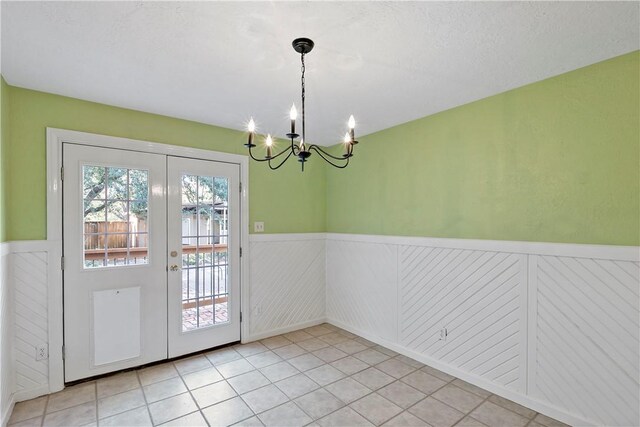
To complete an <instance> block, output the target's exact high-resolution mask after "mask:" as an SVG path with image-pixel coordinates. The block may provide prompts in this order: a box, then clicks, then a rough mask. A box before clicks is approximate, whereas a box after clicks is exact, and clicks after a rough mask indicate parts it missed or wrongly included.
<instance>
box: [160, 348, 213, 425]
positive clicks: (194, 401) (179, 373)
mask: <svg viewBox="0 0 640 427" xmlns="http://www.w3.org/2000/svg"><path fill="white" fill-rule="evenodd" d="M202 357H204V358H205V360H206V361H207V362H209V363H210V364H211V366H210V367H206V368H202V369H196V370H195V371H192V372H185V375H188V374H192V373H195V372H201V371H204V370H205V369H209V368H211V367H213V368H214V369H216V367H215V366H213V363H211V361H210V360H209V358H208V357H207V356H205V355H204V354H203V355H202ZM173 367H174V368H175V370H176V371H177V372H178V378H180V381H182V384H183V385H184V388H186V389H187V393H189V397H191V400H192V401H193V403H195V404H196V408H198V409H197V410H196V411H194V412H189V413H188V414H185V415H180V416H179V417H176V418H173V419H171V420H168V421H165V422H164V423H163V424H165V423H168V422H170V421H173V420H177V419H178V418H182V417H186V416H187V415H191V414H195V413H196V412H197V413H199V414H200V416H201V417H202V418H203V419H204V422H205V423H207V426H211V424H209V420H207V417H205V416H204V413H203V412H202V408H200V404H199V403H198V401H197V400H196V398H195V397H194V396H193V393H191V389H190V388H189V386H188V385H187V383H186V382H185V380H184V378H183V377H182V373H181V372H180V370H179V369H178V367H177V366H176V364H175V362H173ZM216 372H218V370H217V369H216ZM218 374H220V373H219V372H218ZM220 376H222V375H220ZM212 384H215V383H212ZM205 387H206V386H205Z"/></svg>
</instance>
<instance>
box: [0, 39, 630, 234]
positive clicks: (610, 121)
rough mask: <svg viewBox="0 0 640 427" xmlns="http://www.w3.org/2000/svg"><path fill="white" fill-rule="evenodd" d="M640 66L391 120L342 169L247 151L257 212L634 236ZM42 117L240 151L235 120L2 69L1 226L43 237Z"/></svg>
mask: <svg viewBox="0 0 640 427" xmlns="http://www.w3.org/2000/svg"><path fill="white" fill-rule="evenodd" d="M639 77H640V52H633V53H631V54H628V55H623V56H620V57H617V58H613V59H611V60H608V61H604V62H601V63H598V64H594V65H591V66H588V67H585V68H582V69H579V70H575V71H572V72H569V73H566V74H563V75H560V76H557V77H554V78H551V79H547V80H544V81H541V82H538V83H534V84H531V85H527V86H524V87H521V88H518V89H515V90H512V91H509V92H505V93H502V94H499V95H496V96H493V97H490V98H486V99H483V100H480V101H477V102H474V103H471V104H467V105H463V106H461V107H457V108H454V109H452V110H448V111H444V112H441V113H438V114H435V115H432V116H428V117H425V118H422V119H419V120H416V121H413V122H409V123H406V124H403V125H400V126H396V127H393V128H390V129H386V130H384V131H381V132H378V133H375V134H371V135H369V136H366V137H363V138H360V141H361V143H360V145H358V146H357V150H356V156H355V157H354V159H353V161H352V163H351V165H350V166H349V168H347V169H345V170H336V169H333V168H329V167H325V166H324V165H323V164H321V163H320V162H318V161H311V162H309V163H308V164H307V167H306V168H305V169H306V170H305V172H304V173H303V174H301V173H300V171H299V164H298V163H297V162H290V164H288V165H287V166H285V167H284V168H283V169H281V170H278V171H276V172H272V171H269V170H268V169H267V168H266V167H265V165H263V164H256V163H253V162H252V163H250V165H251V166H250V220H251V223H253V222H254V221H265V232H267V233H295V232H298V233H304V232H322V231H325V230H326V231H329V232H340V233H361V234H383V235H407V236H431V237H452V238H475V239H494V240H525V241H543V242H566V243H592V244H615V245H639V244H640V225H639V221H640V219H639V218H640V206H639V204H640V171H639V170H640V165H639V161H640V160H639V156H640V152H639V145H640V141H639V138H640V137H639V135H640V123H639V122H640V87H639V81H640V79H639ZM426 102H428V100H427V101H426ZM9 110H10V111H11V114H10V115H9V114H8V112H9ZM7 123H8V126H7ZM47 126H50V127H57V128H64V129H73V130H79V131H85V132H92V133H98V134H106V135H114V136H121V137H128V138H134V139H143V140H149V141H156V142H161V143H168V144H174V145H183V146H190V147H197V148H204V149H211V150H217V151H224V152H230V153H241V154H244V147H243V146H242V144H243V143H244V141H245V135H244V134H243V133H241V132H237V131H233V130H229V129H224V128H220V127H215V126H210V125H205V124H201V123H195V122H190V121H186V120H179V119H174V118H170V117H165V116H159V115H154V114H147V113H142V112H138V111H132V110H126V109H122V108H116V107H111V106H106V105H102V104H96V103H91V102H86V101H81V100H77V99H72V98H66V97H62V96H57V95H52V94H47V93H42V92H36V91H31V90H26V89H20V88H16V87H11V86H7V85H6V84H4V83H3V84H2V129H1V134H2V145H1V147H2V149H1V150H0V165H1V166H0V167H1V170H0V186H1V187H2V197H1V200H0V216H2V217H3V220H0V238H1V240H28V239H44V238H45V237H46V178H45V167H46V157H45V128H46V127H47ZM9 128H10V133H9ZM283 189H284V190H283ZM4 200H7V201H8V202H7V203H4Z"/></svg>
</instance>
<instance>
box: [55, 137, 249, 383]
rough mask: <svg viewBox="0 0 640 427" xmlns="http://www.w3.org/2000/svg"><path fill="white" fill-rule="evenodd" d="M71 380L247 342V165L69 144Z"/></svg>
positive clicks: (66, 226) (66, 238)
mask: <svg viewBox="0 0 640 427" xmlns="http://www.w3.org/2000/svg"><path fill="white" fill-rule="evenodd" d="M63 165H64V171H65V172H64V180H63V247H64V271H63V278H64V340H65V344H64V345H65V380H66V381H74V380H77V379H81V378H87V377H91V376H95V375H100V374H104V373H107V372H112V371H116V370H120V369H125V368H129V367H134V366H139V365H143V364H145V363H149V362H152V361H157V360H162V359H166V358H167V357H175V356H179V355H182V354H187V353H191V352H195V351H198V350H202V349H205V348H209V347H214V346H217V345H221V344H225V343H228V342H232V341H237V340H239V339H240V280H239V271H240V262H239V241H240V240H239V234H240V224H239V223H240V212H239V211H240V209H239V194H238V192H237V191H231V190H232V189H237V188H238V186H239V166H238V165H237V164H228V163H220V162H213V161H204V160H194V159H187V158H177V157H172V156H165V155H159V154H149V153H141V152H134V151H125V150H117V149H109V148H98V147H89V146H83V145H76V144H66V143H65V144H64V145H63Z"/></svg>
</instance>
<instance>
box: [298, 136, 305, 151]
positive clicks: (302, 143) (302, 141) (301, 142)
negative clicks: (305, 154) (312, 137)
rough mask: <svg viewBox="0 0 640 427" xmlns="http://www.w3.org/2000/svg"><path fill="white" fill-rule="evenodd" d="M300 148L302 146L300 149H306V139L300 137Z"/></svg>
mask: <svg viewBox="0 0 640 427" xmlns="http://www.w3.org/2000/svg"><path fill="white" fill-rule="evenodd" d="M298 148H300V151H304V139H302V138H301V139H300V145H299V147H298Z"/></svg>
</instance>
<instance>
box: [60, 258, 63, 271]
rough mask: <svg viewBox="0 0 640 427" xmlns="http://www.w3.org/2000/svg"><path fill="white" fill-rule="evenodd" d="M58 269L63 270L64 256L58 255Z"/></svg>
mask: <svg viewBox="0 0 640 427" xmlns="http://www.w3.org/2000/svg"><path fill="white" fill-rule="evenodd" d="M60 270H63V271H64V257H63V256H62V257H60Z"/></svg>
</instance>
